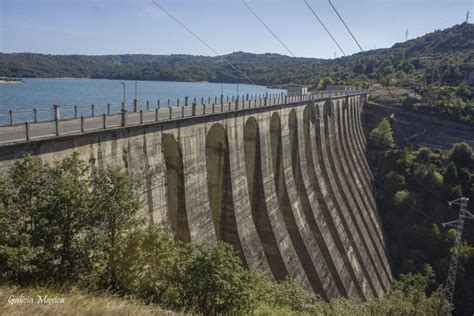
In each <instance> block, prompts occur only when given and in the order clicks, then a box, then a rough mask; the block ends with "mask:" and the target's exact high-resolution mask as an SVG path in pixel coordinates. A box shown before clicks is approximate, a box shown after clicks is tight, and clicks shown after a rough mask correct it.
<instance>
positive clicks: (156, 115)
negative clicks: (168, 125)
mask: <svg viewBox="0 0 474 316" xmlns="http://www.w3.org/2000/svg"><path fill="white" fill-rule="evenodd" d="M159 111H160V108H156V110H155V122H158V119H159V115H158V114H159Z"/></svg>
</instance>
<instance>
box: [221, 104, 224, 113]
mask: <svg viewBox="0 0 474 316" xmlns="http://www.w3.org/2000/svg"><path fill="white" fill-rule="evenodd" d="M222 112H224V103H221V113H222Z"/></svg>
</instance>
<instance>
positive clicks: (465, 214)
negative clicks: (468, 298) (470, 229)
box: [443, 197, 474, 315]
mask: <svg viewBox="0 0 474 316" xmlns="http://www.w3.org/2000/svg"><path fill="white" fill-rule="evenodd" d="M468 201H469V199H468V198H465V197H461V198H459V199H457V200H454V201H451V202H449V206H452V205H453V204H456V205H459V206H460V208H459V217H458V219H457V220H455V221H451V222H447V223H443V227H446V226H451V227H455V228H456V237H455V239H454V248H453V253H452V255H451V261H450V263H449V270H448V276H447V278H446V289H445V293H444V294H445V298H446V300H447V301H448V302H449V303H450V304H451V303H452V302H453V296H454V287H455V286H456V271H457V267H458V258H459V245H460V244H461V241H462V231H463V229H464V221H465V220H466V219H474V215H473V214H471V213H470V212H469V211H468V210H467V202H468ZM444 314H445V315H451V311H450V309H449V308H448V307H447V306H446V307H445V310H444Z"/></svg>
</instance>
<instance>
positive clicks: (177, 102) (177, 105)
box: [176, 98, 179, 108]
mask: <svg viewBox="0 0 474 316" xmlns="http://www.w3.org/2000/svg"><path fill="white" fill-rule="evenodd" d="M176 107H177V108H179V98H178V99H177V100H176Z"/></svg>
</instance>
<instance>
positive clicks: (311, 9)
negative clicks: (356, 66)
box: [304, 0, 346, 56]
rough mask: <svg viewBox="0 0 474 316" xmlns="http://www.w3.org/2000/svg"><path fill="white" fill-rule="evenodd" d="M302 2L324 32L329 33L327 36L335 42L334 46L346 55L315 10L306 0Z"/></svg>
mask: <svg viewBox="0 0 474 316" xmlns="http://www.w3.org/2000/svg"><path fill="white" fill-rule="evenodd" d="M304 3H306V6H307V7H308V8H309V10H310V11H311V12H312V13H313V15H314V17H315V18H316V19H317V20H318V21H319V23H321V25H322V26H323V28H324V29H325V30H326V32H327V33H328V34H329V36H330V37H331V39H332V41H333V42H334V43H335V44H336V46H337V47H338V48H339V50H340V51H341V52H342V55H344V56H346V53H345V52H344V50H343V49H342V48H341V45H339V43H338V42H337V41H336V39H335V38H334V36H332V34H331V32H329V30H328V28H327V27H326V25H324V23H323V21H321V19H320V18H319V16H318V15H317V14H316V12H314V10H313V8H312V7H311V6H310V5H309V3H308V1H307V0H304Z"/></svg>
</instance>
